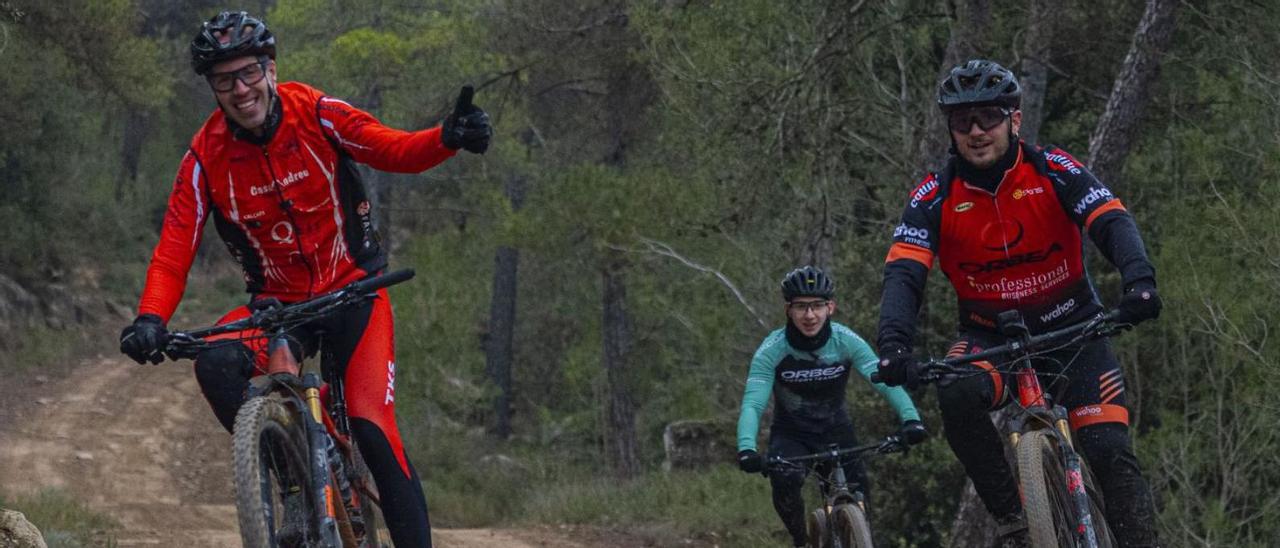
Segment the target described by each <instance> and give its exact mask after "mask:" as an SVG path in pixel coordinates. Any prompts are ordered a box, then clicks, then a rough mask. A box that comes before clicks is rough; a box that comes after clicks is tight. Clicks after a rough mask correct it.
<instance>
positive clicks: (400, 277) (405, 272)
mask: <svg viewBox="0 0 1280 548" xmlns="http://www.w3.org/2000/svg"><path fill="white" fill-rule="evenodd" d="M414 274H415V272H414V271H413V269H412V268H405V269H402V270H397V271H395V272H388V273H386V274H382V275H380V276H374V277H372V278H369V279H367V280H360V281H358V282H355V283H353V284H351V288H350V291H351V292H352V293H370V292H373V291H377V290H379V289H382V288H384V287H391V286H393V285H395V284H398V283H400V282H403V281H406V280H409V279H411V278H413V276H414Z"/></svg>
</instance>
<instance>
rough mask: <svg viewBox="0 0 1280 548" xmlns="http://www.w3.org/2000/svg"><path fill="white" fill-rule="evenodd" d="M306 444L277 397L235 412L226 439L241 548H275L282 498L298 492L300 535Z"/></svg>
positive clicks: (282, 523) (260, 399)
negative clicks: (231, 430)
mask: <svg viewBox="0 0 1280 548" xmlns="http://www.w3.org/2000/svg"><path fill="white" fill-rule="evenodd" d="M305 440H306V438H305V436H304V434H303V428H302V425H301V423H300V422H299V420H298V416H297V415H296V414H295V413H294V412H293V411H291V410H290V409H289V407H288V406H287V405H286V404H285V403H284V402H283V401H282V400H280V399H279V398H278V397H274V396H264V397H257V398H253V399H251V400H249V401H247V402H245V403H244V405H242V406H241V407H240V411H239V413H237V415H236V422H235V429H234V434H233V435H232V454H233V463H234V467H235V471H234V473H235V478H234V480H235V490H236V513H237V515H238V518H239V522H240V538H241V541H242V542H243V543H244V546H245V547H246V548H275V547H276V546H278V545H280V542H279V540H280V539H277V538H276V537H277V533H278V532H280V529H281V528H282V527H284V526H285V525H286V522H285V518H286V516H284V514H285V508H284V503H283V493H285V492H286V491H287V490H288V489H289V487H290V486H291V485H292V486H296V487H299V488H301V493H302V495H301V499H299V500H303V501H306V505H305V508H302V510H303V511H304V512H305V513H304V514H303V516H294V517H295V518H301V519H302V522H301V523H294V524H292V527H293V528H294V530H297V531H300V532H301V533H302V534H303V535H305V534H306V530H307V528H308V524H307V523H306V518H305V516H309V515H311V510H310V507H311V505H312V503H313V502H312V500H311V499H312V496H311V495H310V493H309V489H308V488H307V485H308V484H309V480H308V478H309V476H310V472H309V468H308V466H307V457H306V454H307V450H306V447H307V445H306V441H305Z"/></svg>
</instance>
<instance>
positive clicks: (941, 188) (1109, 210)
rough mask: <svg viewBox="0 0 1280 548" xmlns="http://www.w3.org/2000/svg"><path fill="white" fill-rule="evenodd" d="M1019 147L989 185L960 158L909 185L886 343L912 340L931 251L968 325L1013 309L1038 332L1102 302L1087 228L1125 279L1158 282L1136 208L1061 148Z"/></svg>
mask: <svg viewBox="0 0 1280 548" xmlns="http://www.w3.org/2000/svg"><path fill="white" fill-rule="evenodd" d="M1015 146H1017V147H1018V148H1017V150H1016V151H1015V152H1016V159H1015V160H1014V162H1013V165H1012V167H1010V168H1009V169H1008V171H1006V172H1005V173H1004V176H1003V178H1002V179H1001V180H1000V181H999V182H998V184H997V185H996V186H995V187H994V189H993V191H991V190H988V189H985V188H981V187H979V186H976V185H974V184H971V183H970V182H968V181H965V180H964V178H963V177H961V176H959V175H958V174H957V169H956V165H955V164H954V162H957V161H958V160H957V159H955V158H953V159H952V160H951V162H952V164H949V166H948V167H947V169H944V170H943V172H942V173H941V174H930V175H929V176H927V177H925V179H924V181H922V182H921V183H920V185H919V186H917V187H916V189H915V190H914V191H912V193H911V197H910V199H909V200H908V202H907V206H906V209H905V210H904V212H903V214H902V223H901V224H900V225H898V227H897V228H896V229H895V230H894V235H893V245H892V246H891V247H890V248H889V255H888V257H887V258H886V259H885V262H886V265H885V278H884V290H883V291H884V293H883V298H882V301H881V312H880V333H879V337H878V343H879V346H880V348H881V351H883V350H884V349H885V348H886V347H905V348H910V347H911V346H912V343H913V339H914V336H915V318H916V315H917V313H918V311H919V303H920V299H921V295H922V292H923V289H924V282H925V276H926V274H927V273H928V270H929V269H930V268H931V267H932V264H933V262H934V260H935V259H936V260H937V261H938V264H939V266H940V267H941V268H942V271H943V273H944V274H946V276H947V279H948V280H949V281H950V282H951V285H952V287H954V288H955V291H956V297H957V299H958V301H959V305H960V307H959V308H960V326H961V327H962V328H965V329H978V330H985V331H994V329H995V327H996V316H997V314H999V313H1000V312H1002V311H1004V310H1010V309H1018V310H1020V311H1021V312H1022V313H1023V317H1024V318H1025V320H1026V322H1027V325H1028V326H1029V327H1030V328H1031V329H1032V331H1035V332H1039V331H1042V330H1046V329H1050V328H1052V327H1054V326H1056V325H1062V324H1066V323H1072V322H1074V321H1076V320H1079V319H1081V318H1083V317H1085V316H1086V315H1089V314H1093V313H1096V312H1098V311H1099V310H1101V305H1100V304H1099V301H1098V297H1097V295H1096V293H1095V291H1094V288H1093V284H1092V282H1091V280H1090V279H1089V275H1088V273H1087V272H1086V270H1085V266H1084V258H1083V255H1082V254H1083V251H1084V249H1083V240H1082V238H1081V232H1082V230H1084V231H1088V233H1089V235H1090V238H1091V239H1093V241H1094V242H1095V243H1096V244H1097V246H1098V248H1099V249H1100V250H1101V251H1102V252H1103V255H1104V256H1106V258H1107V259H1108V260H1110V261H1111V263H1112V264H1114V265H1116V266H1117V268H1119V269H1120V272H1121V275H1122V277H1123V279H1124V281H1125V283H1126V285H1128V284H1132V283H1134V282H1136V281H1138V280H1143V279H1149V280H1152V281H1154V277H1155V268H1154V267H1153V266H1152V265H1151V262H1150V261H1149V260H1148V259H1147V255H1146V251H1145V249H1144V248H1143V244H1142V239H1141V238H1140V237H1139V235H1138V230H1137V226H1136V225H1135V224H1134V222H1133V217H1132V216H1130V215H1129V213H1128V211H1126V210H1125V208H1124V206H1123V205H1121V203H1120V199H1119V198H1116V197H1115V195H1113V194H1112V193H1111V190H1109V189H1108V188H1107V187H1106V186H1104V185H1103V184H1102V182H1100V181H1098V179H1097V178H1095V177H1094V176H1093V174H1091V173H1089V171H1088V170H1087V169H1086V168H1085V167H1084V165H1083V164H1081V163H1080V162H1078V161H1077V160H1076V159H1075V158H1072V157H1071V155H1069V154H1067V153H1066V152H1064V151H1063V150H1061V149H1059V148H1056V147H1046V148H1039V147H1035V146H1032V145H1028V144H1026V143H1019V144H1018V145H1015Z"/></svg>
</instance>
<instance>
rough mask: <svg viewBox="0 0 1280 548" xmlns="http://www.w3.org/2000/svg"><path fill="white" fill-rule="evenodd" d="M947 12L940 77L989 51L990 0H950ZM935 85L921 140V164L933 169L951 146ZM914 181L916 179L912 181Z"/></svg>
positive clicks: (930, 94) (940, 163)
mask: <svg viewBox="0 0 1280 548" xmlns="http://www.w3.org/2000/svg"><path fill="white" fill-rule="evenodd" d="M947 11H948V12H949V13H948V15H950V17H951V36H950V38H948V40H947V50H946V53H944V54H943V57H942V67H941V69H940V70H939V71H938V81H941V80H942V78H943V77H944V76H946V75H947V73H948V72H950V71H951V67H954V66H956V65H958V64H960V63H961V62H962V61H965V60H967V59H969V58H971V57H974V56H982V55H985V54H986V52H987V51H989V49H988V47H987V43H986V41H985V38H986V36H988V35H989V34H990V33H989V32H988V29H989V28H990V27H991V2H990V0H951V1H948V2H947ZM936 91H937V90H936V89H930V90H929V96H928V97H929V105H930V106H929V108H928V109H926V110H925V126H924V127H925V132H924V138H923V139H921V140H920V165H922V166H924V169H926V170H928V171H936V170H938V169H940V168H941V167H942V163H943V162H944V161H945V160H946V159H947V151H948V150H950V148H951V136H950V134H949V133H948V132H947V124H946V121H945V120H944V119H943V117H942V112H941V111H940V110H938V107H937V106H934V105H935V104H936V103H935V101H936V99H937V97H936V96H935V95H934V94H935V93H936ZM912 183H913V184H914V183H915V181H912Z"/></svg>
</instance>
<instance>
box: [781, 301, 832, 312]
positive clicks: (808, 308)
mask: <svg viewBox="0 0 1280 548" xmlns="http://www.w3.org/2000/svg"><path fill="white" fill-rule="evenodd" d="M829 302H831V301H826V300H823V301H791V302H789V303H787V307H788V308H790V309H791V310H792V311H793V312H795V313H797V314H800V315H804V314H808V313H810V312H817V311H819V310H826V308H827V303H829Z"/></svg>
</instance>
